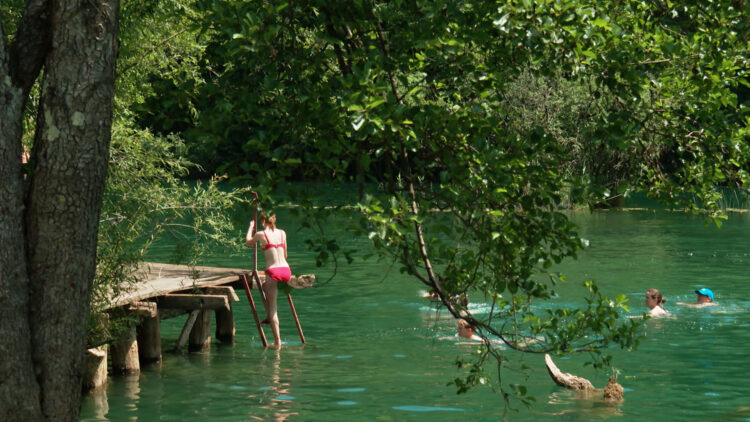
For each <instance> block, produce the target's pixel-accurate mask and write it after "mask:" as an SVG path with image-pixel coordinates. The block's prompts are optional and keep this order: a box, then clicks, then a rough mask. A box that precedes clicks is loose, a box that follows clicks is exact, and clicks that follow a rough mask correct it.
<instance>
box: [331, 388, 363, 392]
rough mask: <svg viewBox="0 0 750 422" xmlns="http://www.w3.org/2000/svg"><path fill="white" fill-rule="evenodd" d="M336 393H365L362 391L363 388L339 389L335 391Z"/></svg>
mask: <svg viewBox="0 0 750 422" xmlns="http://www.w3.org/2000/svg"><path fill="white" fill-rule="evenodd" d="M336 391H338V392H341V393H361V392H363V391H365V389H364V388H362V387H355V388H339V389H338V390H336Z"/></svg>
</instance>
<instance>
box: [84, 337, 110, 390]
mask: <svg viewBox="0 0 750 422" xmlns="http://www.w3.org/2000/svg"><path fill="white" fill-rule="evenodd" d="M84 371H85V372H84V373H83V388H84V390H85V391H90V390H95V389H97V388H99V387H101V386H103V385H104V384H106V383H107V348H106V347H105V346H102V347H97V348H94V349H88V350H87V351H86V363H85V369H84Z"/></svg>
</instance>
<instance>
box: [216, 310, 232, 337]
mask: <svg viewBox="0 0 750 422" xmlns="http://www.w3.org/2000/svg"><path fill="white" fill-rule="evenodd" d="M214 315H215V316H216V338H217V339H218V340H219V341H223V342H228V343H231V342H232V341H233V340H234V332H235V329H234V315H233V314H232V305H231V304H230V305H229V309H224V308H221V309H217V310H216V312H214Z"/></svg>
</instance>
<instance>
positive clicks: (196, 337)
mask: <svg viewBox="0 0 750 422" xmlns="http://www.w3.org/2000/svg"><path fill="white" fill-rule="evenodd" d="M210 347H211V312H210V311H208V310H201V311H200V313H199V314H198V319H196V321H195V324H194V325H193V329H192V330H191V331H190V340H189V341H188V350H189V351H191V352H199V351H202V350H206V349H209V348H210Z"/></svg>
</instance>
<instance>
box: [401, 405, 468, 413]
mask: <svg viewBox="0 0 750 422" xmlns="http://www.w3.org/2000/svg"><path fill="white" fill-rule="evenodd" d="M392 409H395V410H403V411H405V412H463V411H464V410H463V409H461V408H459V407H437V406H393V407H392Z"/></svg>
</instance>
